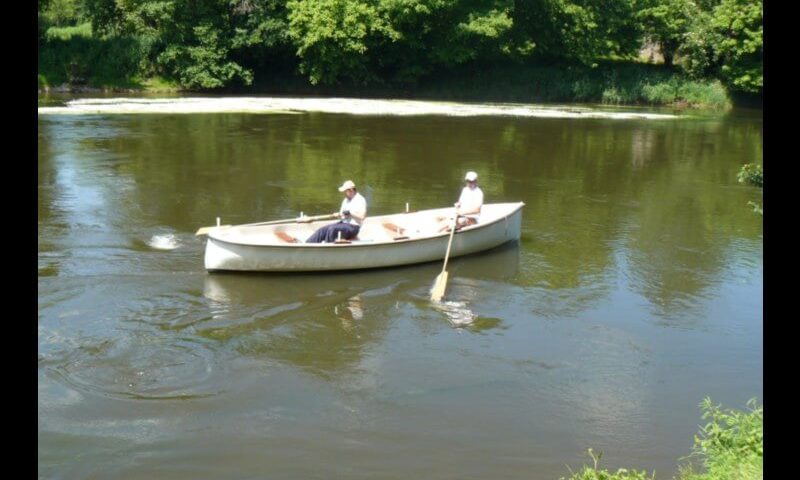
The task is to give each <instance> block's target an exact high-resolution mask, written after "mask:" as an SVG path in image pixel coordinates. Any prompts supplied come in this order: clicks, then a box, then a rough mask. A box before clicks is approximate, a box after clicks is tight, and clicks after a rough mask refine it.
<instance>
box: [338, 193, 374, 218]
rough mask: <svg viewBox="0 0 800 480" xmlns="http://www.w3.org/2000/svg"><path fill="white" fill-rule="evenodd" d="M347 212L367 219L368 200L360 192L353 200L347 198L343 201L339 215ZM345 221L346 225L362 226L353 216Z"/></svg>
mask: <svg viewBox="0 0 800 480" xmlns="http://www.w3.org/2000/svg"><path fill="white" fill-rule="evenodd" d="M345 210H349V211H350V213H352V214H354V215H358V216H359V217H361V218H366V216H367V199H366V198H364V196H363V195H361V194H360V193H358V192H356V194H355V195H353V198H352V199H349V198H347V197H345V198H344V200H342V208H340V209H339V213H343V212H344V211H345ZM343 220H344V222H345V223H351V224H353V225H358V226H361V222H359V221H358V220H356V218H355V217H353V216H351V217H347V218H344V219H343Z"/></svg>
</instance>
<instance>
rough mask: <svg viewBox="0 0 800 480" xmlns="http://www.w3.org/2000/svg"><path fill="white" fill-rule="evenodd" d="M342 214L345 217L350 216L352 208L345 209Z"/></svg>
mask: <svg viewBox="0 0 800 480" xmlns="http://www.w3.org/2000/svg"><path fill="white" fill-rule="evenodd" d="M342 215H343V216H345V217H349V216H350V210H345V211H344V212H342Z"/></svg>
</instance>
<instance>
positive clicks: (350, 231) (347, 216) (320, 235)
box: [306, 180, 367, 243]
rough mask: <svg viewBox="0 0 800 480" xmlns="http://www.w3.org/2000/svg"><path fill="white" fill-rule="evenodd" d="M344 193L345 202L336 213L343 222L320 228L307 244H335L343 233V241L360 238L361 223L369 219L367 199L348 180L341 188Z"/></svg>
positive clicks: (309, 238)
mask: <svg viewBox="0 0 800 480" xmlns="http://www.w3.org/2000/svg"><path fill="white" fill-rule="evenodd" d="M339 191H340V192H344V200H342V206H341V207H340V208H339V212H338V213H335V214H334V215H337V216H338V217H339V218H340V219H341V220H339V221H338V222H336V223H331V224H330V225H325V226H324V227H320V228H319V229H317V231H316V232H314V233H313V234H311V236H310V237H308V239H307V240H306V243H333V242H335V241H336V240H337V239H338V237H339V232H341V233H342V239H343V240H350V239H351V238H355V237H356V236H358V232H359V230H361V223H362V222H363V221H364V219H365V218H367V199H366V198H364V196H363V195H361V194H360V193H358V191H357V190H356V184H355V183H353V181H352V180H348V181H346V182H344V183H343V184H342V186H341V187H339Z"/></svg>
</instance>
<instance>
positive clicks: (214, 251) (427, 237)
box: [205, 202, 525, 272]
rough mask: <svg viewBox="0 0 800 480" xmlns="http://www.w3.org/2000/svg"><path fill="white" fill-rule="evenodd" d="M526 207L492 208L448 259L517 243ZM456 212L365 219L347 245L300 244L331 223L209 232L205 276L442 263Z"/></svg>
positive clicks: (464, 231) (456, 240)
mask: <svg viewBox="0 0 800 480" xmlns="http://www.w3.org/2000/svg"><path fill="white" fill-rule="evenodd" d="M524 205H525V204H524V203H522V202H517V203H492V204H486V205H484V206H483V207H482V209H481V218H480V223H478V224H476V225H470V226H466V227H463V228H461V229H460V230H458V231H457V232H456V234H455V236H454V237H453V245H452V247H451V251H450V257H458V256H461V255H468V254H471V253H475V252H480V251H483V250H488V249H490V248H493V247H496V246H498V245H502V244H503V243H506V242H509V241H515V240H519V237H520V224H521V221H522V207H523V206H524ZM453 214H454V209H453V208H452V207H450V208H437V209H432V210H423V211H419V212H411V213H396V214H392V215H381V216H375V217H367V219H366V220H364V222H363V224H362V225H361V230H360V231H359V234H358V237H356V238H355V239H353V240H352V241H350V242H346V243H304V242H305V240H306V239H307V238H308V237H309V236H311V234H312V233H313V232H314V231H315V230H316V229H317V228H319V227H321V226H323V225H326V224H328V223H331V221H317V222H310V223H285V224H281V225H259V224H248V225H234V226H230V227H220V228H215V229H211V231H210V232H209V233H208V240H207V241H206V252H205V268H206V270H209V271H215V270H234V271H269V272H309V271H330V270H356V269H366V268H380V267H393V266H399V265H409V264H413V263H423V262H431V261H436V260H442V259H444V256H445V252H446V251H447V242H448V240H449V232H447V231H446V230H445V231H442V227H445V226H447V225H448V224H449V222H451V221H452V220H449V219H451V218H452V216H453Z"/></svg>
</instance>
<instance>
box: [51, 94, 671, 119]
mask: <svg viewBox="0 0 800 480" xmlns="http://www.w3.org/2000/svg"><path fill="white" fill-rule="evenodd" d="M38 111H39V115H58V114H61V115H80V114H134V113H169V114H174V113H301V112H323V113H344V114H351V115H399V116H413V115H443V116H455V117H472V116H512V117H543V118H607V119H620V120H626V119H646V120H659V119H669V118H678V116H677V115H670V114H662V113H648V112H632V111H629V112H625V111H607V110H600V109H594V108H589V107H576V106H566V105H561V106H559V105H553V106H550V105H548V106H544V105H533V104H507V103H504V104H498V103H480V104H478V103H455V102H431V101H418V100H368V99H355V98H277V97H225V98H201V97H185V98H165V99H156V98H107V99H91V98H87V99H79V100H71V101H68V102H66V105H65V106H60V107H39V110H38Z"/></svg>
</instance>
